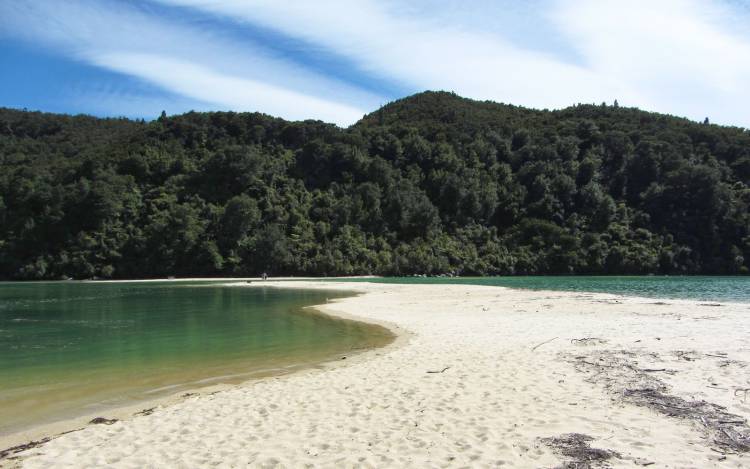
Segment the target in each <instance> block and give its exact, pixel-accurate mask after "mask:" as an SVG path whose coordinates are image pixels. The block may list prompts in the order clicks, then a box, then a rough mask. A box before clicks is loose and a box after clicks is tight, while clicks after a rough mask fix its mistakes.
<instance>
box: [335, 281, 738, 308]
mask: <svg viewBox="0 0 750 469" xmlns="http://www.w3.org/2000/svg"><path fill="white" fill-rule="evenodd" d="M340 280H342V281H352V282H362V281H368V282H382V283H405V284H425V283H428V284H435V283H437V284H440V283H461V284H470V285H494V286H501V287H511V288H526V289H531V290H558V291H580V292H603V293H614V294H620V295H629V296H644V297H650V298H681V299H686V300H704V301H725V302H741V303H750V277H718V276H711V277H709V276H701V277H657V276H648V277H646V276H643V277H601V276H580V277H578V276H576V277H572V276H565V277H551V276H550V277H544V276H538V277H536V276H535V277H461V278H439V277H437V278H435V277H427V278H423V277H385V278H375V279H340Z"/></svg>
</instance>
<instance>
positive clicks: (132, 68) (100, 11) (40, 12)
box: [0, 0, 382, 125]
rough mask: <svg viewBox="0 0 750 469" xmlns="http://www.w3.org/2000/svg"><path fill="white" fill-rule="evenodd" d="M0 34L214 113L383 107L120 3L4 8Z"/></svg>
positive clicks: (342, 118) (350, 115)
mask: <svg viewBox="0 0 750 469" xmlns="http://www.w3.org/2000/svg"><path fill="white" fill-rule="evenodd" d="M0 30H2V31H4V32H5V34H12V35H14V37H16V38H18V37H21V38H24V39H26V40H29V41H34V42H37V43H41V44H44V45H46V46H47V47H49V48H52V49H55V50H59V51H61V52H63V53H65V54H68V55H70V56H72V57H74V58H76V59H78V60H81V61H84V62H86V63H89V64H93V65H98V66H102V67H105V68H107V69H110V70H113V71H117V72H121V73H124V74H127V75H130V76H134V77H137V78H140V79H143V80H146V81H148V82H150V83H153V84H156V85H159V86H162V87H163V88H164V89H165V90H168V91H169V92H172V93H179V94H181V95H183V96H185V97H189V98H192V99H194V100H196V101H197V102H199V103H200V102H203V103H211V104H213V105H214V107H215V108H219V109H232V110H238V111H243V110H244V111H261V112H266V113H269V114H273V115H277V116H281V117H285V118H289V119H304V118H315V119H325V120H328V121H330V122H335V123H339V124H342V125H348V124H350V123H352V122H354V121H355V120H356V119H358V118H360V117H361V116H362V115H363V114H364V113H365V112H366V111H367V110H369V109H371V108H372V107H373V106H375V105H376V104H377V103H378V102H380V101H382V99H381V98H380V97H377V96H372V95H371V94H369V93H367V92H364V91H362V90H360V89H358V88H356V87H352V86H350V85H347V84H345V83H342V82H340V81H339V80H337V79H336V78H335V77H326V76H323V75H320V74H318V73H315V72H312V71H310V70H307V69H305V68H304V67H300V66H297V65H296V64H294V63H293V62H290V61H288V60H284V59H281V58H278V57H275V56H274V55H273V54H271V53H269V52H268V51H267V50H266V49H264V48H263V47H262V46H259V45H257V44H253V43H248V42H243V43H239V42H237V41H232V40H230V38H228V37H227V35H225V34H223V32H222V31H216V30H211V29H207V28H206V29H204V28H199V27H197V26H194V25H186V24H180V23H177V22H172V21H169V19H166V18H161V17H159V16H156V15H152V14H148V13H147V12H144V11H141V10H138V9H136V8H133V7H131V6H128V5H125V4H122V3H116V2H110V1H103V2H102V1H99V2H96V1H86V0H71V1H68V2H66V3H65V5H64V6H61V4H59V3H57V2H51V1H40V2H35V3H30V2H23V1H21V2H15V3H13V2H2V3H0Z"/></svg>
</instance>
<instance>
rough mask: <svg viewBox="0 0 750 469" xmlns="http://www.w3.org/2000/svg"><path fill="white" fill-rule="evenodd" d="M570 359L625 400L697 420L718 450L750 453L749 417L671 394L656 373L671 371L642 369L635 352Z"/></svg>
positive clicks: (688, 419) (658, 411) (597, 382)
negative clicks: (636, 359)
mask: <svg viewBox="0 0 750 469" xmlns="http://www.w3.org/2000/svg"><path fill="white" fill-rule="evenodd" d="M568 359H569V361H571V362H572V363H573V364H574V366H575V367H576V369H577V370H578V371H580V372H583V373H586V374H587V375H588V378H587V380H588V381H589V382H591V383H595V384H599V385H603V386H604V387H605V388H606V389H607V390H608V391H610V392H611V393H613V394H616V395H618V396H620V397H621V399H622V400H623V402H625V403H628V404H632V405H637V406H640V407H647V408H649V409H651V410H653V411H655V412H657V413H659V414H662V415H665V416H667V417H672V418H679V419H682V420H686V421H690V422H692V423H694V424H695V425H697V426H698V427H699V428H702V429H703V431H704V432H705V434H706V437H707V439H708V440H709V442H710V443H711V444H712V445H713V447H714V449H716V450H717V451H719V452H721V453H747V452H750V426H748V423H747V420H746V419H745V418H743V417H741V416H739V415H736V414H732V413H730V412H728V411H727V409H726V407H723V406H720V405H718V404H714V403H711V402H707V401H704V400H687V399H683V398H682V397H679V396H676V395H674V394H670V393H669V386H668V385H667V384H666V383H665V382H664V381H662V380H660V379H659V378H657V377H656V376H654V374H653V372H658V371H664V372H669V371H670V370H664V369H658V370H656V369H647V368H640V367H638V366H637V364H636V362H635V360H633V353H632V352H627V351H599V352H596V353H592V354H590V355H586V356H582V355H578V356H573V357H568Z"/></svg>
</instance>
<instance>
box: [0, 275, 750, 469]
mask: <svg viewBox="0 0 750 469" xmlns="http://www.w3.org/2000/svg"><path fill="white" fill-rule="evenodd" d="M273 283H274V284H277V285H279V286H285V287H310V288H326V289H343V290H353V289H356V290H358V291H361V292H363V293H364V294H363V295H360V296H357V297H352V298H345V299H342V300H337V301H335V302H334V303H330V304H329V305H327V306H325V308H324V309H325V311H326V312H328V313H331V314H342V315H346V316H355V317H359V318H362V319H363V320H366V321H372V322H378V323H387V324H389V325H390V326H391V327H392V328H393V329H394V330H395V331H396V332H398V333H399V334H400V337H401V338H400V340H399V341H397V343H396V344H394V345H392V346H389V347H387V348H385V349H380V350H375V351H370V352H367V353H364V354H360V355H358V356H354V357H351V356H350V357H348V358H347V360H339V361H337V362H336V363H333V364H327V365H325V366H321V367H320V368H319V369H313V370H308V371H303V372H299V373H295V374H292V375H287V376H282V377H277V378H269V379H263V380H258V381H251V382H248V383H245V384H242V385H238V386H232V387H231V388H230V389H228V390H225V391H222V392H218V393H215V394H209V393H206V392H202V393H201V395H198V396H194V397H189V398H186V399H184V400H182V401H180V402H177V403H173V404H171V405H165V406H163V407H161V408H158V409H157V410H156V411H155V412H154V413H153V414H151V415H147V416H136V417H132V418H130V419H128V420H126V421H121V422H118V423H115V424H113V425H109V426H107V425H90V426H88V427H87V428H86V429H84V430H81V431H77V432H73V433H69V434H66V435H63V436H60V437H58V438H56V439H54V440H52V441H51V442H49V443H47V444H45V445H43V446H40V447H37V448H34V449H31V450H29V451H26V452H25V453H21V454H20V456H21V457H22V458H21V459H18V460H12V461H7V460H6V461H5V463H6V464H9V463H10V464H19V465H23V467H29V468H36V467H76V468H80V467H93V466H96V467H104V466H106V467H132V468H142V467H158V468H164V467H209V466H217V467H247V466H251V467H256V466H257V467H266V466H268V467H273V466H280V467H306V466H315V467H415V468H417V467H419V468H421V467H443V466H450V467H467V466H470V467H489V466H503V465H504V466H506V467H524V468H525V467H554V466H557V465H560V464H562V463H563V462H564V461H565V458H563V457H561V456H560V455H558V454H555V453H554V452H553V451H552V450H551V449H550V448H548V447H547V446H545V445H544V444H543V443H542V442H541V441H540V438H544V437H551V436H558V435H561V434H565V433H571V432H577V433H583V434H587V435H590V436H592V437H593V438H594V439H595V440H594V441H592V442H591V445H592V446H593V447H595V448H604V449H609V450H613V451H617V452H619V453H620V455H621V458H620V459H611V460H610V461H609V462H608V463H609V464H610V465H611V466H613V467H639V466H638V465H639V464H641V465H642V464H647V463H653V464H652V465H649V466H648V467H652V468H653V467H671V468H677V467H723V468H727V467H750V454H744V455H737V454H726V455H723V454H721V452H718V451H717V448H716V447H715V445H713V444H712V441H711V438H710V437H708V436H707V433H706V432H705V430H704V428H703V427H702V425H701V424H700V422H696V421H690V420H682V419H677V418H673V417H668V416H666V415H664V414H663V413H658V412H655V411H653V410H651V409H648V408H644V407H638V406H636V405H633V404H631V403H626V402H623V401H622V400H621V396H618V395H617V394H615V393H613V392H611V390H607V389H606V388H605V385H604V382H603V381H602V380H601V376H598V377H597V376H593V377H592V375H591V374H587V373H584V372H581V371H578V370H581V367H577V366H575V365H574V364H573V363H571V361H573V360H575V358H574V357H576V356H579V357H581V356H585V357H596V356H597V353H599V352H606V351H622V350H626V351H629V352H630V353H631V355H630V356H628V358H629V359H630V360H632V361H633V363H635V364H637V366H640V367H642V368H666V369H669V370H674V371H675V372H674V374H668V373H662V372H655V373H653V374H654V375H658V376H657V377H658V378H660V379H662V380H663V381H665V382H666V383H667V384H669V386H670V390H669V393H670V394H672V395H675V396H679V397H682V398H684V399H687V400H697V399H705V400H706V401H709V402H713V403H716V404H720V405H723V406H726V408H727V411H728V412H730V413H733V414H737V415H739V416H741V417H743V418H747V417H750V394H748V396H747V399H745V395H744V394H743V392H741V391H740V392H737V391H736V390H737V389H744V388H750V380H749V378H750V367H748V368H746V367H745V365H747V363H750V305H746V304H744V305H743V304H724V305H722V306H705V305H701V304H700V303H698V302H687V301H672V300H662V301H657V300H648V299H637V298H623V297H617V296H613V295H603V294H576V293H560V292H532V291H518V290H509V289H504V288H497V287H480V286H465V285H420V286H416V285H408V286H407V285H385V284H365V283H357V284H341V283H326V284H324V283H318V282H290V283H284V282H278V283H276V282H273ZM269 284H270V283H268V282H267V283H265V285H269ZM249 287H250V288H252V287H253V285H250V286H249ZM238 288H243V287H239V286H238ZM661 302H665V303H668V304H658V303H661ZM584 337H597V338H601V339H604V340H605V341H606V342H604V341H601V342H597V343H596V344H593V345H591V344H589V345H585V344H584V343H579V342H571V340H572V339H577V338H584ZM553 338H554V340H551V341H550V342H547V343H544V344H543V345H540V344H542V343H543V342H546V341H548V340H550V339H553ZM589 342H593V341H589ZM536 346H538V347H536ZM534 347H536V348H534ZM676 351H689V352H690V354H689V355H684V354H683V355H682V358H681V357H680V356H679V355H678V354H676V353H675V352H676ZM717 352H719V353H717ZM649 353H652V354H653V355H648V354H649ZM706 353H708V354H711V355H722V354H724V353H726V354H727V358H728V359H731V360H735V361H732V362H729V363H726V364H725V363H724V362H726V360H724V359H722V358H721V357H713V356H710V355H705V354H706ZM587 359H594V360H595V359H596V358H587ZM577 368H578V370H577ZM441 370H445V371H444V372H442V373H428V371H441ZM587 379H589V381H586V380H587Z"/></svg>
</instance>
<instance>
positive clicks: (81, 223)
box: [0, 92, 750, 279]
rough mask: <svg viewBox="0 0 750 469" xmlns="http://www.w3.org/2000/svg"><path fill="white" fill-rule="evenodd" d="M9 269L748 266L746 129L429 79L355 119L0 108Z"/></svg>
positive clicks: (726, 270) (716, 270) (0, 244)
mask: <svg viewBox="0 0 750 469" xmlns="http://www.w3.org/2000/svg"><path fill="white" fill-rule="evenodd" d="M0 169H1V171H0V277H2V278H5V279H57V278H66V277H73V278H91V277H99V278H134V277H156V276H167V275H176V276H188V275H191V276H195V275H205V276H217V275H256V274H258V273H260V272H269V273H271V274H273V275H281V274H292V275H351V274H386V275H406V274H412V273H426V274H439V273H449V272H450V273H455V274H461V275H493V274H571V273H577V274H583V273H586V274H646V273H663V274H698V273H705V274H746V273H748V267H749V266H750V215H749V214H748V206H749V205H750V187H749V185H750V133H749V132H748V131H746V130H744V129H739V128H728V127H720V126H716V125H709V124H708V123H704V124H699V123H694V122H691V121H688V120H685V119H680V118H675V117H671V116H665V115H660V114H653V113H646V112H643V111H639V110H637V109H629V108H621V107H617V106H612V105H596V106H595V105H579V106H575V107H571V108H568V109H565V110H562V111H537V110H529V109H524V108H520V107H515V106H509V105H502V104H496V103H490V102H477V101H471V100H468V99H463V98H460V97H458V96H456V95H454V94H450V93H442V92H441V93H436V92H426V93H421V94H418V95H415V96H412V97H409V98H406V99H403V100H400V101H396V102H394V103H391V104H389V105H387V106H385V107H383V108H381V109H380V110H378V111H376V112H374V113H372V114H370V115H368V116H366V117H365V118H364V119H363V120H362V121H360V122H359V123H357V124H356V125H354V126H352V127H351V128H349V129H340V128H338V127H336V126H334V125H329V124H325V123H322V122H317V121H306V122H288V121H284V120H282V119H277V118H272V117H269V116H266V115H262V114H250V113H225V112H222V113H194V112H191V113H188V114H184V115H180V116H174V117H166V116H164V115H162V117H161V118H159V119H158V120H155V121H152V122H143V121H131V120H126V119H97V118H92V117H87V116H75V117H71V116H62V115H52V114H44V113H36V112H25V111H16V110H9V109H0Z"/></svg>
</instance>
